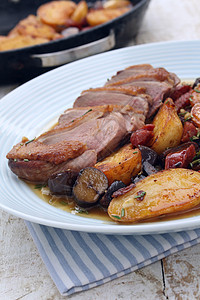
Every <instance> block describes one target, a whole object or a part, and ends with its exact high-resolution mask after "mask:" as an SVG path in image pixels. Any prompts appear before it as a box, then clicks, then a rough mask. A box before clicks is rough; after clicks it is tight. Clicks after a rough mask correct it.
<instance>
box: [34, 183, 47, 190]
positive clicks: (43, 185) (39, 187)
mask: <svg viewBox="0 0 200 300" xmlns="http://www.w3.org/2000/svg"><path fill="white" fill-rule="evenodd" d="M46 186H47V185H46V184H36V185H35V187H34V189H35V190H41V189H42V188H43V187H46Z"/></svg>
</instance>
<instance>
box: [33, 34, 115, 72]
mask: <svg viewBox="0 0 200 300" xmlns="http://www.w3.org/2000/svg"><path fill="white" fill-rule="evenodd" d="M114 46H115V34H114V32H113V30H111V31H110V34H109V35H108V36H107V37H105V38H102V39H100V40H97V41H94V42H91V43H88V44H85V45H82V46H78V47H75V48H72V49H67V50H63V51H58V52H52V53H45V54H34V55H31V58H34V59H36V58H37V59H40V60H41V66H42V67H44V68H45V67H56V66H60V65H63V64H66V63H69V62H72V61H74V60H77V59H80V58H84V57H87V56H90V55H94V54H98V53H101V52H104V51H107V50H110V49H112V48H113V47H114Z"/></svg>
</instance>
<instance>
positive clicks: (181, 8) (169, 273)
mask: <svg viewBox="0 0 200 300" xmlns="http://www.w3.org/2000/svg"><path fill="white" fill-rule="evenodd" d="M199 4H200V3H199V0H190V1H188V0H152V1H151V3H150V6H149V9H148V11H147V13H146V15H145V18H144V21H143V24H142V27H141V29H140V32H139V34H138V36H137V38H136V40H135V41H131V42H130V43H129V44H133V43H135V44H143V43H149V42H158V41H168V40H191V39H200V5H199ZM199 73H200V70H199ZM15 87H16V86H14V85H12V86H1V85H0V98H1V97H3V96H4V95H5V94H6V93H8V92H9V91H10V90H12V89H13V88H15ZM1 146H2V145H1ZM199 275H200V245H197V246H194V247H192V248H189V249H187V250H184V251H182V252H179V253H177V254H174V255H171V256H169V257H168V258H166V259H163V260H162V261H159V262H156V263H154V264H152V265H150V266H148V267H144V268H142V269H140V270H139V271H136V272H133V273H131V274H129V275H126V276H124V277H121V278H120V279H117V280H114V281H112V282H110V283H107V284H104V285H103V286H100V287H97V288H94V289H92V290H89V291H86V292H83V293H80V294H77V295H72V296H70V297H68V299H73V300H82V299H87V300H102V299H108V300H115V299H128V300H129V299H148V300H149V299H161V300H162V299H163V300H164V299H170V300H172V299H189V300H193V299H200V279H199V278H200V276H199ZM66 298H67V297H61V296H60V294H59V292H58V290H57V288H56V286H55V285H54V283H53V281H52V280H51V278H50V276H49V274H48V272H47V270H46V268H45V265H44V264H43V262H42V259H41V257H40V256H39V254H38V251H37V249H36V247H35V245H34V243H33V241H32V238H31V236H30V234H29V232H28V229H27V228H26V226H25V224H24V221H23V220H21V219H19V218H17V217H14V216H12V215H9V214H8V213H6V212H3V211H1V210H0V300H3V299H6V300H12V299H23V300H25V299H45V300H46V299H49V300H50V299H52V300H57V299H66Z"/></svg>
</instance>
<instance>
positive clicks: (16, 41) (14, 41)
mask: <svg viewBox="0 0 200 300" xmlns="http://www.w3.org/2000/svg"><path fill="white" fill-rule="evenodd" d="M0 41H1V42H0V51H7V50H11V49H17V48H24V47H28V46H32V45H38V44H43V43H47V42H48V41H49V40H48V39H45V38H39V37H37V38H33V37H31V36H23V35H16V36H11V37H5V38H1V37H0Z"/></svg>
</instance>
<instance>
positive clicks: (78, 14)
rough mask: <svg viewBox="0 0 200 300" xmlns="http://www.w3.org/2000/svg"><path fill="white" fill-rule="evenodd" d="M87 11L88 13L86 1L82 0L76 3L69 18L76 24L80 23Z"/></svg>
mask: <svg viewBox="0 0 200 300" xmlns="http://www.w3.org/2000/svg"><path fill="white" fill-rule="evenodd" d="M87 13H88V6H87V3H86V1H84V0H82V1H81V2H79V3H78V4H77V6H76V9H75V11H74V12H73V14H72V16H71V19H72V20H73V21H74V22H76V23H77V24H81V23H82V22H83V20H84V19H85V17H86V15H87Z"/></svg>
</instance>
